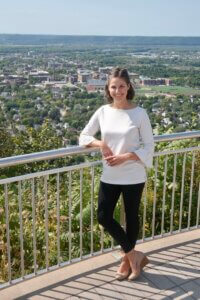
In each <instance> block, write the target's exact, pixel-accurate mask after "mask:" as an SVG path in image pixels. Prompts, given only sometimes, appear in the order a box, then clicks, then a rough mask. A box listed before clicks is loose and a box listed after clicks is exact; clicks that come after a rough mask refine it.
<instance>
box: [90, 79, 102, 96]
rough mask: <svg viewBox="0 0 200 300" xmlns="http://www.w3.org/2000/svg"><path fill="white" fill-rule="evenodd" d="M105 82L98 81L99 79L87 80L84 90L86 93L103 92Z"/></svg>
mask: <svg viewBox="0 0 200 300" xmlns="http://www.w3.org/2000/svg"><path fill="white" fill-rule="evenodd" d="M105 84H106V81H105V80H100V79H91V80H88V82H87V85H86V89H87V92H88V93H89V92H97V91H100V92H103V91H104V88H105Z"/></svg>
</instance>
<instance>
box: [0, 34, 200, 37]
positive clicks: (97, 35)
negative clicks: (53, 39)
mask: <svg viewBox="0 0 200 300" xmlns="http://www.w3.org/2000/svg"><path fill="white" fill-rule="evenodd" d="M0 35H42V36H45V35H46V36H77V37H89V36H93V37H172V38H178V37H182V38H200V35H106V34H53V33H0Z"/></svg>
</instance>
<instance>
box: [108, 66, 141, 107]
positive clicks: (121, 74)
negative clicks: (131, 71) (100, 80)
mask: <svg viewBox="0 0 200 300" xmlns="http://www.w3.org/2000/svg"><path fill="white" fill-rule="evenodd" d="M112 78H120V79H123V80H124V81H125V82H126V84H127V85H129V89H128V92H127V96H126V99H127V100H132V99H133V98H134V96H135V90H134V88H133V85H132V83H131V81H130V78H129V75H128V71H127V69H122V68H119V67H117V68H114V69H113V70H112V72H111V74H110V75H109V77H108V80H107V83H106V85H105V96H106V98H107V100H108V102H109V103H112V102H113V98H112V97H111V96H110V93H109V89H108V88H109V84H110V81H111V79H112Z"/></svg>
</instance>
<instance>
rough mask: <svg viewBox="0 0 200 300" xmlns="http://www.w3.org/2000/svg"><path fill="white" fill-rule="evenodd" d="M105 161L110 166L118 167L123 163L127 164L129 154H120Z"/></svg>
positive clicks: (106, 158)
mask: <svg viewBox="0 0 200 300" xmlns="http://www.w3.org/2000/svg"><path fill="white" fill-rule="evenodd" d="M105 160H106V161H107V163H108V165H109V166H116V165H120V164H122V163H123V162H125V161H126V160H128V157H127V154H126V153H124V154H118V155H112V156H108V157H105Z"/></svg>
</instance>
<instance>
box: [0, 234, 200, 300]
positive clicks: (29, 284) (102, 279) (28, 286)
mask: <svg viewBox="0 0 200 300" xmlns="http://www.w3.org/2000/svg"><path fill="white" fill-rule="evenodd" d="M136 248H137V249H138V250H141V251H143V252H145V253H146V254H147V255H148V257H149V259H150V264H148V266H147V267H145V268H144V271H143V272H142V273H141V276H140V277H139V278H138V279H137V280H135V281H134V282H128V281H127V280H124V281H122V282H119V281H116V280H115V278H114V276H115V272H116V271H117V268H118V265H119V257H120V256H119V253H118V252H116V251H115V252H112V253H107V254H102V255H100V256H98V257H94V258H90V259H88V260H85V261H82V262H79V263H76V264H73V265H70V266H67V267H64V268H61V269H59V270H56V271H52V272H50V273H47V274H44V275H41V276H38V277H36V278H33V279H30V280H26V281H24V282H22V283H19V284H16V285H13V286H11V287H8V288H6V289H4V290H2V291H0V299H1V300H11V299H18V300H22V299H31V300H50V299H51V300H52V299H71V300H77V299H92V300H95V299H99V300H107V299H110V300H113V299H115V300H118V299H123V300H125V299H127V300H134V299H153V300H159V299H177V300H178V299H187V300H188V299H200V230H199V229H197V230H193V231H190V232H186V233H180V234H178V235H175V236H171V237H165V238H162V239H157V240H152V241H150V242H146V243H143V244H139V245H137V247H136Z"/></svg>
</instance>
